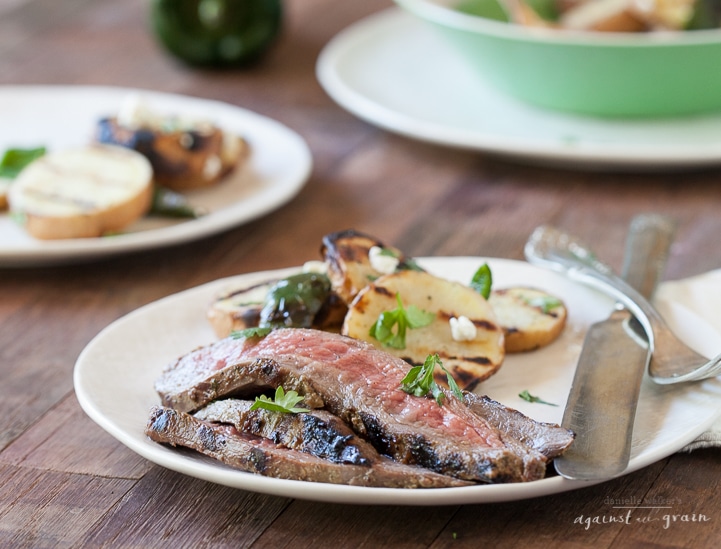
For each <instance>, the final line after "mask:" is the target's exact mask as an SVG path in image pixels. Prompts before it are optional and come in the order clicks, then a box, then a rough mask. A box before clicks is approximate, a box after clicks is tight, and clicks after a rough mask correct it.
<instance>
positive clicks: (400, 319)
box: [370, 294, 435, 349]
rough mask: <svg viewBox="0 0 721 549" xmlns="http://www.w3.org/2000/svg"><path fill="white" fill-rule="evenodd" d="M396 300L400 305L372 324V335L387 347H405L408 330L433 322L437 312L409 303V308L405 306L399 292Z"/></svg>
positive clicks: (383, 314) (385, 312) (380, 316)
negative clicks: (424, 309)
mask: <svg viewBox="0 0 721 549" xmlns="http://www.w3.org/2000/svg"><path fill="white" fill-rule="evenodd" d="M396 301H397V303H398V307H396V308H395V309H393V310H391V311H384V312H382V313H381V314H380V315H379V316H378V320H376V322H375V324H373V326H371V329H370V336H371V337H374V338H375V339H377V340H378V341H380V342H381V343H382V344H383V345H385V346H386V347H392V348H394V349H405V348H406V331H407V330H408V329H414V328H421V327H423V326H427V325H428V324H430V323H431V322H433V319H434V318H435V314H434V313H429V312H427V311H423V310H421V309H419V308H418V307H416V306H415V305H409V306H408V308H405V307H403V302H402V301H401V296H400V295H399V294H396Z"/></svg>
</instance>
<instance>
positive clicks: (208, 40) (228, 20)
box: [151, 0, 282, 67]
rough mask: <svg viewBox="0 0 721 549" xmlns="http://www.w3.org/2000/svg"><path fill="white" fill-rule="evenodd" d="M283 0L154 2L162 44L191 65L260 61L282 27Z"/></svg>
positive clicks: (153, 12) (154, 19)
mask: <svg viewBox="0 0 721 549" xmlns="http://www.w3.org/2000/svg"><path fill="white" fill-rule="evenodd" d="M281 19H282V0H152V2H151V24H152V29H153V32H154V33H155V35H156V37H157V38H158V40H159V41H160V42H161V43H162V44H163V45H164V46H165V47H166V48H167V49H168V50H169V51H170V52H171V53H173V54H174V55H176V56H177V57H179V58H180V59H182V60H184V61H186V62H188V63H190V64H192V65H208V66H218V67H221V66H242V65H246V64H249V63H251V62H253V61H256V60H257V59H258V58H259V57H260V56H261V55H262V54H263V53H264V52H265V51H266V50H267V49H268V47H269V46H270V45H271V44H272V42H273V40H274V38H275V37H276V35H277V34H278V32H279V30H280V27H281Z"/></svg>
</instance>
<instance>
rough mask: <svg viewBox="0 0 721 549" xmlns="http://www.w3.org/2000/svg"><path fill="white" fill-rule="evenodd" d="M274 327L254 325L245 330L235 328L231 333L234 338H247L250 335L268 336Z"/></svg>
mask: <svg viewBox="0 0 721 549" xmlns="http://www.w3.org/2000/svg"><path fill="white" fill-rule="evenodd" d="M272 329H273V328H270V327H264V328H261V327H254V328H246V329H245V330H234V331H233V332H231V333H230V335H231V337H232V338H233V339H246V338H249V337H265V336H267V335H268V334H269V333H270V332H271V330H272Z"/></svg>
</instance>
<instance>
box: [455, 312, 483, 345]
mask: <svg viewBox="0 0 721 549" xmlns="http://www.w3.org/2000/svg"><path fill="white" fill-rule="evenodd" d="M449 323H450V325H451V336H452V337H453V339H454V340H455V341H473V340H474V339H476V335H477V333H478V331H477V330H476V326H475V324H473V322H471V320H470V319H469V318H468V317H467V316H462V315H461V316H459V317H458V318H456V317H451V318H450V320H449Z"/></svg>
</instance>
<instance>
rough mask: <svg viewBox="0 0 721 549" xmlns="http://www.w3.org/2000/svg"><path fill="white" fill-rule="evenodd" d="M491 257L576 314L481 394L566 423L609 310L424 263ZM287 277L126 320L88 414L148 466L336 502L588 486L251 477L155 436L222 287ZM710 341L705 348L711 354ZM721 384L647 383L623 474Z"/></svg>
mask: <svg viewBox="0 0 721 549" xmlns="http://www.w3.org/2000/svg"><path fill="white" fill-rule="evenodd" d="M483 261H488V262H489V264H490V266H491V269H492V271H493V275H494V284H495V286H496V287H501V286H506V285H517V284H529V283H530V282H532V283H533V285H534V286H536V287H540V288H545V289H547V290H548V291H550V292H553V293H555V294H556V295H558V296H561V297H562V298H563V299H564V301H565V302H566V304H567V307H568V309H569V311H570V317H569V325H568V327H567V329H566V330H565V332H564V333H563V335H562V336H561V338H560V339H559V340H557V341H556V342H555V343H553V344H552V345H550V346H549V347H547V348H545V349H543V350H540V351H536V352H534V353H528V354H524V355H516V356H513V355H512V356H509V357H507V359H506V361H505V363H504V365H503V367H502V368H501V370H500V371H499V373H498V374H496V375H495V376H493V377H492V378H491V379H490V380H488V381H487V382H484V383H483V384H482V386H481V387H480V389H479V392H481V393H485V394H488V395H489V396H490V397H492V398H494V399H496V400H498V401H500V402H502V403H504V404H506V405H508V406H510V407H513V408H516V409H518V410H521V411H522V412H524V413H525V414H527V415H529V416H531V417H533V418H535V419H537V420H539V421H553V422H560V420H561V417H562V415H563V407H564V405H565V401H566V398H567V395H568V390H569V388H570V384H571V380H572V378H573V372H574V367H575V362H576V358H577V356H578V353H579V351H580V347H581V343H582V339H583V334H584V332H585V330H586V328H587V327H588V326H589V324H590V323H592V322H595V321H597V320H600V319H601V318H604V317H605V316H607V315H608V313H609V312H610V311H611V309H612V305H613V303H612V302H611V301H610V300H609V299H607V298H606V297H605V296H602V295H600V294H598V293H596V292H595V291H594V290H590V289H588V288H586V287H583V286H580V285H578V284H575V283H572V282H569V281H568V279H566V278H563V277H561V276H560V275H557V274H555V273H553V272H550V271H546V270H543V269H540V268H538V267H535V266H532V265H529V264H527V263H522V262H518V261H510V260H502V259H489V260H485V259H480V258H462V257H461V258H433V259H421V260H419V262H420V263H421V264H422V265H424V266H425V267H426V268H427V269H429V270H430V271H431V272H433V273H436V274H438V275H441V276H445V277H447V278H450V279H454V280H458V281H460V282H464V283H467V282H468V281H470V279H471V276H472V274H473V272H475V270H476V269H477V268H478V267H479V266H480V265H481V264H482V262H483ZM288 272H289V271H275V272H261V273H253V274H247V275H242V276H239V277H235V278H232V279H224V280H219V281H216V282H213V283H210V284H206V285H203V286H200V287H198V288H195V289H191V290H187V291H185V292H182V293H179V294H176V295H172V296H170V297H167V298H165V299H162V300H160V301H158V302H155V303H152V304H149V305H147V306H145V307H143V308H141V309H138V310H137V311H135V312H133V313H131V314H129V315H127V316H125V317H123V318H121V319H119V320H118V321H116V322H114V323H113V324H111V325H110V326H108V327H107V328H106V329H105V330H103V331H102V332H101V333H100V334H98V336H97V337H96V338H94V339H93V341H91V342H90V344H89V345H88V346H87V347H86V348H85V350H84V351H83V352H82V353H81V355H80V357H79V358H78V361H77V364H76V366H75V374H74V381H75V392H76V394H77V397H78V400H79V402H80V404H81V406H82V407H83V409H84V410H85V412H86V413H87V414H88V415H89V416H90V417H91V418H92V419H93V420H94V421H96V422H97V423H98V424H99V425H100V426H101V427H102V428H104V429H105V430H106V431H108V432H109V433H110V434H111V435H112V436H114V437H115V438H117V439H118V440H119V441H121V442H122V443H123V444H125V445H127V446H128V447H129V448H130V449H132V450H134V451H135V452H137V453H138V454H140V455H142V456H144V457H145V458H147V459H149V460H150V461H152V462H154V463H157V464H159V465H162V466H164V467H167V468H169V469H172V470H175V471H179V472H181V473H184V474H187V475H190V476H193V477H197V478H201V479H205V480H208V481H211V482H216V483H218V484H223V485H227V486H232V487H235V488H241V489H245V490H251V491H256V492H262V493H266V494H273V495H278V496H285V497H294V498H300V499H309V500H318V501H326V502H339V503H357V504H361V503H363V504H388V505H391V504H392V505H401V504H403V505H446V504H465V503H480V502H492V501H507V500H517V499H523V498H531V497H536V496H542V495H546V494H553V493H558V492H564V491H567V490H572V489H576V488H581V487H584V486H589V483H584V482H580V481H570V480H567V479H564V478H562V477H549V478H546V479H543V480H540V481H535V482H529V483H519V484H503V485H479V486H471V487H463V488H439V489H429V490H406V489H387V488H365V487H355V486H338V485H331V484H321V483H312V482H301V481H289V480H278V479H273V478H266V477H263V476H260V475H254V474H250V473H243V472H240V471H236V470H233V469H231V468H229V467H226V466H224V465H223V464H221V463H219V462H216V461H213V460H211V459H208V458H205V457H204V456H200V455H196V454H191V453H188V452H179V451H177V450H173V449H171V448H169V447H165V446H162V445H160V444H157V443H155V442H152V441H151V440H150V439H148V438H147V437H146V436H145V435H144V433H143V429H144V427H145V424H146V421H147V418H148V416H149V410H150V408H151V406H153V405H155V404H159V403H160V401H159V398H158V396H157V395H156V393H155V391H154V390H153V383H154V381H155V379H156V378H157V377H158V376H159V375H160V372H161V370H162V368H163V366H164V365H165V364H167V363H169V362H171V361H173V360H174V359H175V358H177V357H178V356H180V355H182V354H185V353H186V352H189V351H191V350H192V349H193V348H195V347H197V346H199V345H203V344H207V343H210V342H212V341H213V340H214V339H215V337H214V334H213V332H212V330H211V329H210V327H209V325H208V323H207V321H206V320H205V310H206V307H207V306H208V304H209V303H210V301H211V299H212V296H213V295H215V294H216V292H218V291H220V290H221V289H222V288H226V287H228V286H237V285H246V284H248V285H250V284H252V283H255V282H260V281H262V280H267V279H269V278H273V277H276V276H284V275H286V274H287V273H288ZM671 305H673V306H667V307H665V308H664V312H665V313H666V316H667V319H668V321H669V323H670V324H671V326H672V327H676V328H677V329H678V330H682V331H680V335H681V336H683V337H684V338H685V339H686V340H687V341H688V342H689V343H692V344H694V345H695V346H696V347H697V348H698V349H699V350H700V351H706V352H709V353H711V352H713V349H709V346H711V347H714V346H715V347H718V346H719V343H721V336H719V334H718V333H717V332H715V331H714V330H713V329H712V328H710V327H709V326H708V325H707V324H705V323H704V322H703V321H702V320H701V319H700V318H699V317H697V316H695V315H694V314H692V313H690V312H689V311H688V310H687V309H685V308H684V307H682V306H681V305H678V304H675V305H674V304H671ZM703 345H706V348H705V349H704V347H703ZM524 389H527V390H529V391H530V392H531V394H534V395H537V396H540V397H541V398H543V399H545V400H548V401H550V402H554V403H557V404H558V406H557V407H553V406H546V405H542V404H531V403H528V402H526V401H524V400H522V399H520V398H519V397H518V393H520V392H521V391H523V390H524ZM720 397H721V382H719V381H718V380H713V381H705V382H703V383H700V384H692V385H686V386H671V387H659V386H656V385H654V384H653V383H651V382H646V383H644V385H643V388H642V392H641V397H640V402H639V407H638V411H637V420H636V425H635V432H634V441H633V449H632V459H631V464H630V467H629V469H628V471H627V472H630V471H633V470H636V469H639V468H641V467H644V466H646V465H649V464H650V463H653V462H655V461H657V460H659V459H661V458H663V457H665V456H667V455H669V454H671V453H673V452H675V451H677V450H679V449H680V448H682V447H683V446H684V445H686V444H687V443H688V442H690V441H692V440H693V439H694V438H696V437H697V436H698V435H699V434H700V433H702V432H703V431H705V430H706V429H707V428H708V427H709V425H710V424H711V423H712V422H713V421H714V420H715V419H716V418H717V417H718V416H719V415H720V414H721V410H720V407H721V398H720Z"/></svg>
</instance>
